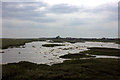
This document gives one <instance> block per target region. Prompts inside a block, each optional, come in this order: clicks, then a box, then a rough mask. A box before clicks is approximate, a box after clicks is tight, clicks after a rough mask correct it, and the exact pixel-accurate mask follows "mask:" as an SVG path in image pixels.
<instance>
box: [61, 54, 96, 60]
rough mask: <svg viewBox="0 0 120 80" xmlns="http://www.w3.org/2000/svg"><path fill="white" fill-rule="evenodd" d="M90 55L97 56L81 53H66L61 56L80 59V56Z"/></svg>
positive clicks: (86, 56)
mask: <svg viewBox="0 0 120 80" xmlns="http://www.w3.org/2000/svg"><path fill="white" fill-rule="evenodd" d="M88 57H95V56H91V55H86V54H81V53H76V54H66V55H63V56H60V58H72V59H80V58H88Z"/></svg>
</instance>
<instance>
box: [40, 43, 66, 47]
mask: <svg viewBox="0 0 120 80" xmlns="http://www.w3.org/2000/svg"><path fill="white" fill-rule="evenodd" d="M42 46H43V47H55V46H65V45H63V44H43V45H42Z"/></svg>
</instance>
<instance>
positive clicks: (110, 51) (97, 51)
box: [82, 47, 120, 56]
mask: <svg viewBox="0 0 120 80" xmlns="http://www.w3.org/2000/svg"><path fill="white" fill-rule="evenodd" d="M88 49H90V50H87V51H83V52H82V53H85V54H86V53H87V54H92V55H107V56H120V49H114V48H98V47H92V48H88Z"/></svg>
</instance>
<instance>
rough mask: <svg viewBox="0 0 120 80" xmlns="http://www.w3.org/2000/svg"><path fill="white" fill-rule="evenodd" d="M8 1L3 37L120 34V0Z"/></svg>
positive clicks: (4, 11) (5, 3)
mask: <svg viewBox="0 0 120 80" xmlns="http://www.w3.org/2000/svg"><path fill="white" fill-rule="evenodd" d="M7 1H8V0H6V2H3V3H2V14H3V16H2V17H3V37H12V38H23V37H27V38H28V37H30V38H31V37H55V36H57V35H59V36H61V37H82V38H83V37H97V38H98V37H117V36H118V22H117V21H118V20H117V19H118V18H117V17H118V11H117V10H118V0H36V1H34V2H33V1H31V2H30V1H29V2H10V1H8V2H7ZM18 1H19V0H18Z"/></svg>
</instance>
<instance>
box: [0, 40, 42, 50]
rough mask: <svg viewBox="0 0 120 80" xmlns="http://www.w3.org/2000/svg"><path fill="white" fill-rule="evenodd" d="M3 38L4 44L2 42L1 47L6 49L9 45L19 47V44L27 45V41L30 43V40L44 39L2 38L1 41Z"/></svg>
mask: <svg viewBox="0 0 120 80" xmlns="http://www.w3.org/2000/svg"><path fill="white" fill-rule="evenodd" d="M1 40H2V44H0V48H1V49H6V48H9V47H17V48H19V46H21V45H25V43H28V42H32V41H43V40H42V39H7V38H3V39H0V41H1Z"/></svg>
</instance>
